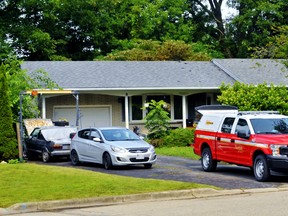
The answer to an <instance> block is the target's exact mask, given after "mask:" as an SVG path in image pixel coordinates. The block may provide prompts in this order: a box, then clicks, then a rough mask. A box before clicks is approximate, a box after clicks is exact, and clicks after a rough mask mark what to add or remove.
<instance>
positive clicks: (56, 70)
mask: <svg viewBox="0 0 288 216" xmlns="http://www.w3.org/2000/svg"><path fill="white" fill-rule="evenodd" d="M22 68H23V69H27V70H28V71H29V72H32V71H36V70H39V69H43V70H44V71H46V72H48V73H49V75H50V78H51V79H52V80H54V81H55V82H56V83H58V85H59V86H60V87H62V88H64V89H66V88H69V89H85V88H89V89H91V88H95V89H97V88H108V89H113V88H126V89H127V88H128V89H129V88H132V89H133V88H144V89H145V88H171V89H173V88H188V89H189V88H211V87H212V88H214V87H219V86H220V85H221V83H222V82H225V83H233V82H234V79H233V78H231V77H230V76H228V75H227V74H226V73H225V72H224V71H222V70H221V69H219V68H218V67H217V66H215V65H214V64H213V63H212V62H199V61H197V62H196V61H195V62H185V61H184V62H177V61H159V62H157V61H149V62H148V61H147V62H145V61H26V62H24V63H23V64H22Z"/></svg>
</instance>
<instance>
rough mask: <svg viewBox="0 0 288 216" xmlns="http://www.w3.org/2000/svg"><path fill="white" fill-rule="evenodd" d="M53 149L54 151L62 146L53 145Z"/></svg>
mask: <svg viewBox="0 0 288 216" xmlns="http://www.w3.org/2000/svg"><path fill="white" fill-rule="evenodd" d="M53 148H54V149H62V145H59V144H54V145H53Z"/></svg>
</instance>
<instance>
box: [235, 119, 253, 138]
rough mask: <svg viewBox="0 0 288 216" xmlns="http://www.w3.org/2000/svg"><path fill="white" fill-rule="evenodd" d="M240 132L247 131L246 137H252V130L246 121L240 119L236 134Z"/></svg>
mask: <svg viewBox="0 0 288 216" xmlns="http://www.w3.org/2000/svg"><path fill="white" fill-rule="evenodd" d="M238 131H245V133H246V135H250V129H249V126H248V124H247V121H246V120H245V119H239V121H238V123H237V125H236V130H235V133H237V132H238Z"/></svg>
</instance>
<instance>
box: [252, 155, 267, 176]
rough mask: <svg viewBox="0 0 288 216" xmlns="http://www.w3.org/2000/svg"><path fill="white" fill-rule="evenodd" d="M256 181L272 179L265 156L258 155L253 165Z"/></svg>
mask: <svg viewBox="0 0 288 216" xmlns="http://www.w3.org/2000/svg"><path fill="white" fill-rule="evenodd" d="M253 170H254V176H255V179H256V180H257V181H259V182H264V181H267V180H268V179H269V178H270V170H269V167H268V164H267V160H266V157H265V155H262V154H261V155H258V156H257V157H256V158H255V160H254V164H253Z"/></svg>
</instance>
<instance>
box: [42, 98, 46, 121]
mask: <svg viewBox="0 0 288 216" xmlns="http://www.w3.org/2000/svg"><path fill="white" fill-rule="evenodd" d="M42 119H46V98H45V96H43V95H42Z"/></svg>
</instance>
